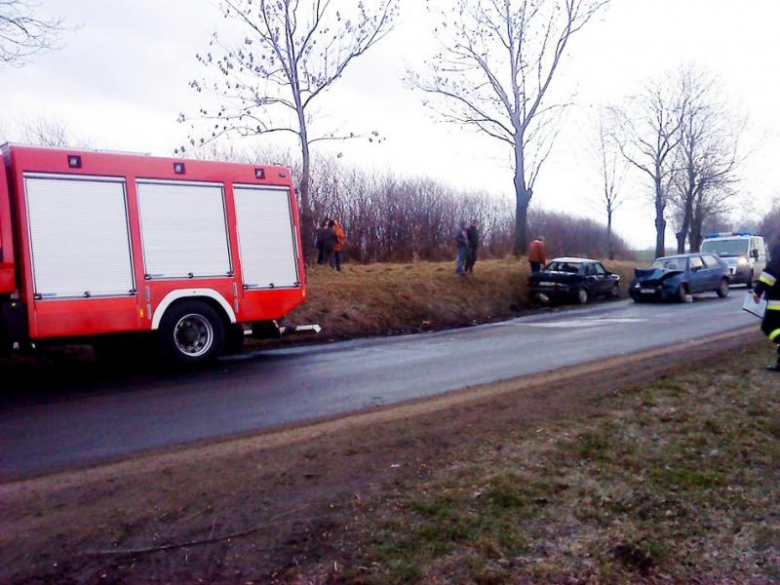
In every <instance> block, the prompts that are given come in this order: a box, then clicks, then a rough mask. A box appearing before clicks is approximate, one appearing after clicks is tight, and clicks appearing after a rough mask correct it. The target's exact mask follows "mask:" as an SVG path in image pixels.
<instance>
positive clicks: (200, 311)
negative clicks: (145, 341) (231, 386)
mask: <svg viewBox="0 0 780 585" xmlns="http://www.w3.org/2000/svg"><path fill="white" fill-rule="evenodd" d="M158 333H159V349H160V353H161V355H162V357H163V358H164V359H165V360H166V361H167V362H170V363H173V364H176V365H181V366H187V365H197V364H203V363H208V362H212V361H214V360H216V359H217V358H218V357H219V355H220V354H221V353H222V349H223V347H224V344H225V324H224V322H223V320H222V319H221V318H220V316H219V314H218V313H217V311H216V310H214V309H213V308H212V307H211V306H210V305H209V304H208V303H206V302H204V301H196V300H193V301H182V302H180V303H177V304H175V305H173V306H172V307H171V308H170V309H168V310H167V311H166V312H165V315H163V318H162V321H161V322H160V329H159V331H158Z"/></svg>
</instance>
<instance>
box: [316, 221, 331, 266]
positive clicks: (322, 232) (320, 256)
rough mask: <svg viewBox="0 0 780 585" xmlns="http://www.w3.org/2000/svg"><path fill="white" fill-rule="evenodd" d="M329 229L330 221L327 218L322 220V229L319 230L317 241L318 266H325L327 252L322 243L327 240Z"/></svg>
mask: <svg viewBox="0 0 780 585" xmlns="http://www.w3.org/2000/svg"><path fill="white" fill-rule="evenodd" d="M327 229H328V219H327V218H325V219H323V220H322V223H321V224H320V227H319V228H317V240H316V246H317V264H319V265H320V266H322V265H323V264H325V252H324V250H323V248H322V242H323V240H324V238H325V231H326V230H327Z"/></svg>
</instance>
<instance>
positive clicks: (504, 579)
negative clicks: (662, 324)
mask: <svg viewBox="0 0 780 585" xmlns="http://www.w3.org/2000/svg"><path fill="white" fill-rule="evenodd" d="M771 357H772V356H770V355H769V353H768V352H766V353H765V352H758V355H749V357H747V358H746V357H745V354H740V356H739V357H735V358H733V359H728V360H725V361H723V360H718V361H717V362H714V363H712V365H711V366H710V367H705V368H697V371H692V372H690V373H689V374H686V375H682V376H679V377H673V378H663V379H661V380H660V381H658V382H656V383H654V384H652V385H650V386H647V387H641V388H633V389H631V390H630V391H626V392H622V393H621V394H620V395H619V398H618V399H617V402H616V403H615V404H616V406H615V408H614V410H610V411H609V412H608V413H607V414H604V415H602V416H599V417H598V418H595V419H571V420H566V421H560V422H547V423H542V424H539V425H534V427H533V428H525V429H503V430H501V431H496V432H494V433H492V434H489V435H487V436H485V438H484V441H481V442H480V443H479V444H474V445H471V446H469V447H466V448H463V449H461V450H460V451H459V452H457V453H450V454H449V456H448V460H450V461H451V463H450V464H449V465H447V466H446V467H444V468H441V469H439V470H437V471H434V472H433V473H432V474H431V475H430V477H429V478H428V479H427V480H425V481H422V482H420V483H419V484H418V485H416V486H414V488H413V489H411V490H408V491H406V492H404V493H394V494H392V495H390V496H388V497H386V498H385V499H383V500H382V501H381V503H379V504H377V502H372V503H371V504H370V505H367V506H365V507H364V508H363V510H362V512H361V516H360V520H359V522H358V524H359V529H353V530H351V531H350V535H351V540H350V541H349V542H344V543H342V547H343V550H345V551H346V552H345V553H344V558H343V559H339V561H337V564H336V565H335V566H336V567H338V562H341V564H342V566H345V567H346V568H345V569H344V571H342V572H340V573H339V575H338V580H345V581H348V582H356V583H376V584H380V583H381V584H385V583H408V582H427V583H442V582H458V583H461V582H473V583H514V582H526V581H530V582H555V583H558V582H566V583H568V582H577V583H580V582H594V583H596V582H597V583H602V582H605V583H629V582H636V581H639V580H649V581H654V582H660V581H676V582H715V581H718V582H723V581H724V580H729V582H732V580H733V581H734V582H760V583H765V582H777V581H780V377H778V376H777V375H776V374H770V373H765V372H763V371H761V368H762V365H763V363H764V362H765V361H768V360H770V359H771ZM355 534H357V535H358V537H357V538H355ZM326 574H328V575H329V578H333V577H334V575H333V574H332V569H330V566H329V567H308V568H306V569H305V570H304V571H303V572H302V576H303V577H304V580H305V579H306V578H309V577H311V578H313V579H314V580H317V581H318V580H322V579H323V577H324V575H326Z"/></svg>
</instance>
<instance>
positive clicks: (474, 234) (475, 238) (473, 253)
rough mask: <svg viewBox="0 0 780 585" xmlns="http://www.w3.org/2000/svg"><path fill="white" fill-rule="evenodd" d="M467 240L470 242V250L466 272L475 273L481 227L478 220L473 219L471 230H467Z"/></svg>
mask: <svg viewBox="0 0 780 585" xmlns="http://www.w3.org/2000/svg"><path fill="white" fill-rule="evenodd" d="M466 238H467V239H468V241H469V250H468V253H467V254H466V272H469V273H473V272H474V264H476V263H477V249H478V248H479V226H478V225H477V220H476V219H472V220H471V225H469V229H467V230H466Z"/></svg>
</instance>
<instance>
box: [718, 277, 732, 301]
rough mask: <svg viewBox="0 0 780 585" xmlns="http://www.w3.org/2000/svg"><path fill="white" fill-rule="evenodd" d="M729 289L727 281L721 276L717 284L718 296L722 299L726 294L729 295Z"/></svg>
mask: <svg viewBox="0 0 780 585" xmlns="http://www.w3.org/2000/svg"><path fill="white" fill-rule="evenodd" d="M730 291H731V289H729V281H728V280H727V279H725V278H722V279H721V281H720V283H719V284H718V291H717V292H718V296H719V297H720V298H722V299H725V298H726V297H727V296H729V292H730Z"/></svg>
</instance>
